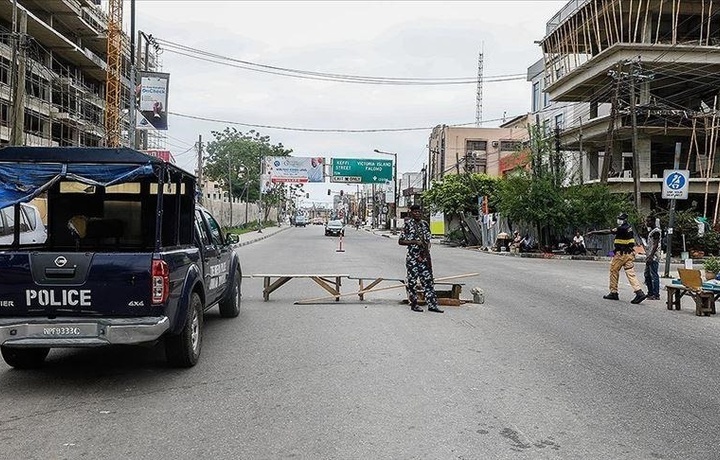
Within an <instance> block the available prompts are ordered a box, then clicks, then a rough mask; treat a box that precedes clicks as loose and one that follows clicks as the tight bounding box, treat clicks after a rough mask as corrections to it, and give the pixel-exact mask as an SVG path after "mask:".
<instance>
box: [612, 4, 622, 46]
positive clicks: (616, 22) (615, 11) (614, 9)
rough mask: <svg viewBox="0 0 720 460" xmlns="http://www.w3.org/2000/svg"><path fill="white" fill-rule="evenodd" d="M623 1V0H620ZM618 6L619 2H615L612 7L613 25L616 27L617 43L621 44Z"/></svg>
mask: <svg viewBox="0 0 720 460" xmlns="http://www.w3.org/2000/svg"><path fill="white" fill-rule="evenodd" d="M619 1H622V0H619ZM617 4H618V2H617V1H613V3H612V7H613V24H614V25H615V43H620V31H619V30H618V21H617V10H616V8H615V6H616V5H617Z"/></svg>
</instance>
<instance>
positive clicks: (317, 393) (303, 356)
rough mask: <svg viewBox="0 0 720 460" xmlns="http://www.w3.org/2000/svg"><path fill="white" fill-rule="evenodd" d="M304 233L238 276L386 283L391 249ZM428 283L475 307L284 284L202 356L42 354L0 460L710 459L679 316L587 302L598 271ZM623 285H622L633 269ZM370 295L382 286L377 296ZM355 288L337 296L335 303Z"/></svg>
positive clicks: (701, 331)
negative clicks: (415, 304) (191, 359)
mask: <svg viewBox="0 0 720 460" xmlns="http://www.w3.org/2000/svg"><path fill="white" fill-rule="evenodd" d="M338 243H339V241H338V238H333V237H325V236H323V230H322V227H320V226H308V227H306V228H290V229H287V230H285V231H283V232H280V233H278V234H276V235H274V236H272V237H270V238H267V239H264V240H262V241H258V242H256V243H253V244H249V245H246V246H242V247H241V248H239V249H238V251H239V252H240V254H241V256H242V260H243V269H244V273H245V275H250V274H252V273H273V272H275V273H332V272H337V273H347V274H350V275H353V276H384V277H388V278H402V277H403V275H404V267H403V264H404V252H405V251H404V248H403V247H400V246H398V245H397V242H396V241H395V240H393V239H391V238H385V237H381V236H378V235H373V234H371V233H369V232H365V231H357V232H356V231H355V230H353V229H348V230H347V234H346V237H345V238H344V240H343V243H344V244H343V249H345V251H344V252H338V251H337V249H338ZM433 263H434V268H435V275H436V276H437V277H442V276H451V275H458V274H464V273H473V272H478V273H479V275H478V276H475V277H469V278H465V279H463V280H460V281H463V282H465V283H466V284H465V287H464V291H463V295H462V297H463V298H467V299H471V298H472V295H471V293H470V289H471V288H472V287H476V286H477V287H480V288H482V289H483V290H484V292H485V299H486V301H485V303H484V304H482V305H478V304H465V305H463V306H461V307H446V313H444V314H442V315H440V314H434V313H429V312H424V313H414V312H411V311H410V310H409V308H408V307H407V306H406V305H401V304H400V303H399V302H400V300H402V298H403V293H402V290H387V291H382V292H377V293H373V294H370V295H368V297H367V300H366V301H364V302H359V301H358V300H357V297H353V296H347V297H346V298H343V299H342V300H341V301H340V302H334V301H328V302H326V303H322V304H314V305H294V304H293V302H294V301H295V300H299V299H306V298H312V297H319V296H322V295H323V294H325V292H324V291H322V290H321V289H320V288H319V287H318V286H316V285H315V284H314V283H312V282H311V281H309V280H302V279H296V280H292V281H290V282H289V283H288V284H286V285H285V286H283V287H281V288H280V289H279V290H278V291H277V292H275V293H273V294H272V296H271V298H270V301H269V302H263V300H262V292H261V291H262V281H261V280H260V279H253V278H245V279H244V280H243V294H244V297H243V305H242V312H241V314H240V316H239V317H238V318H236V319H231V320H227V319H221V318H220V317H219V316H218V314H217V313H216V312H215V311H212V312H211V313H210V314H208V315H207V316H206V323H205V326H206V327H205V338H204V344H203V347H204V348H203V355H202V357H201V361H200V363H199V364H198V365H197V366H196V367H194V368H192V369H189V370H177V369H170V368H168V367H166V365H165V363H164V356H163V353H162V349H161V347H150V348H141V347H127V348H114V349H95V350H53V351H52V352H51V354H50V356H49V357H48V362H47V365H46V366H45V367H44V368H43V369H41V370H37V371H16V370H12V369H10V368H8V367H7V366H6V365H5V364H4V363H2V364H0V387H1V388H2V392H1V393H0V445H2V446H3V454H2V457H4V458H38V459H48V458H53V459H54V458H69V459H80V458H122V459H128V458H143V459H144V458H156V459H177V458H213V459H219V458H222V459H241V458H242V459H265V458H267V459H275V458H308V459H319V458H340V459H349V458H363V459H368V458H398V459H405V458H422V459H554V458H558V459H596V458H597V459H717V458H719V457H720V448H719V447H718V446H719V445H720V430H718V426H717V425H718V423H717V422H718V420H719V419H720V415H719V414H720V411H719V408H720V407H719V406H720V398H719V397H718V391H716V390H717V389H716V385H715V384H716V382H719V381H720V365H719V364H718V359H717V357H718V355H719V354H720V346H719V345H718V335H719V334H718V332H719V331H720V318H719V317H715V316H711V317H696V316H694V310H693V309H692V308H691V301H690V300H685V303H684V304H683V310H681V311H668V310H666V308H665V305H664V302H660V301H645V302H643V303H642V304H640V305H631V304H630V303H629V300H630V299H631V298H632V292H631V289H630V287H629V286H628V285H627V282H626V281H625V279H624V277H621V292H620V296H621V299H622V300H620V301H606V300H603V299H602V295H603V294H605V293H606V292H607V267H608V263H607V262H589V261H569V260H542V259H521V258H513V257H502V256H498V255H489V254H483V253H479V252H477V251H471V250H466V249H460V248H449V247H443V246H441V245H437V244H436V245H435V246H434V247H433ZM638 267H639V268H640V269H641V268H642V264H639V265H638ZM388 285H389V284H388ZM355 288H356V286H355V285H354V284H348V283H346V284H345V285H344V286H343V292H353V291H354V290H355Z"/></svg>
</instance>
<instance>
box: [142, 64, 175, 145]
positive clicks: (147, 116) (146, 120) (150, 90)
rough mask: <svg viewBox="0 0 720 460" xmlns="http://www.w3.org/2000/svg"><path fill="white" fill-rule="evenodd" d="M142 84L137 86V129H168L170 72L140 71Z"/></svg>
mask: <svg viewBox="0 0 720 460" xmlns="http://www.w3.org/2000/svg"><path fill="white" fill-rule="evenodd" d="M139 80H140V84H139V85H138V86H137V87H136V88H135V97H136V102H137V107H138V111H137V122H136V126H135V128H136V129H144V130H160V131H165V130H167V129H168V120H167V105H168V87H169V81H170V74H167V73H158V72H139Z"/></svg>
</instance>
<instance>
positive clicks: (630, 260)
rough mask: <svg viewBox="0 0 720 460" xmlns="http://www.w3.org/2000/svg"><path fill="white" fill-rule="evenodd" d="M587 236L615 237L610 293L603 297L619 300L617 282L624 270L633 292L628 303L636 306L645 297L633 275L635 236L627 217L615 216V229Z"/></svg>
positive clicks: (622, 215) (594, 232) (623, 215)
mask: <svg viewBox="0 0 720 460" xmlns="http://www.w3.org/2000/svg"><path fill="white" fill-rule="evenodd" d="M588 235H615V241H614V244H615V249H614V255H613V258H612V260H611V261H610V293H609V294H606V295H604V296H603V299H607V300H620V297H619V296H618V280H619V278H620V269H625V276H627V279H628V282H629V283H630V286H632V289H633V291H635V298H634V299H632V300H631V301H630V303H633V304H638V303H640V302H642V301H643V300H645V298H646V297H647V296H646V295H645V293H644V292H643V290H642V288H641V287H640V283H639V282H638V279H637V276H636V275H635V235H634V234H633V230H632V227H631V226H630V224H628V215H627V214H626V213H624V212H623V213H621V214H620V215H618V216H617V227H615V228H612V229H605V230H595V231H592V232H589V233H588Z"/></svg>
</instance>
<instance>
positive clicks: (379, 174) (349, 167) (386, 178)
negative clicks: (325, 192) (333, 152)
mask: <svg viewBox="0 0 720 460" xmlns="http://www.w3.org/2000/svg"><path fill="white" fill-rule="evenodd" d="M330 171H331V174H330V182H339V183H344V184H385V183H387V182H391V183H392V179H393V162H392V160H356V159H347V158H333V159H332V165H331V168H330Z"/></svg>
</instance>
